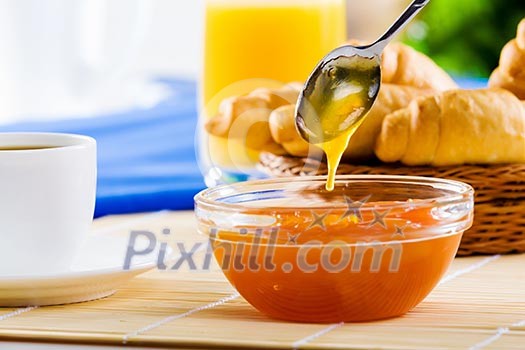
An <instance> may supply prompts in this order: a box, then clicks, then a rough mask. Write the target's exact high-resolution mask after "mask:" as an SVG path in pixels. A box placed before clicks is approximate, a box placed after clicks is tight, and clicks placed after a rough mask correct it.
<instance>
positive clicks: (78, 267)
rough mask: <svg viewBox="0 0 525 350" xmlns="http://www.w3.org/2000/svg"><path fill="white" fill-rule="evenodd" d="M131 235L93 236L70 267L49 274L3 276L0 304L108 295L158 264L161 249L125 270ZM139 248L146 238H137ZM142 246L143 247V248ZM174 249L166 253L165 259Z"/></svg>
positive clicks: (61, 301) (49, 302) (53, 302)
mask: <svg viewBox="0 0 525 350" xmlns="http://www.w3.org/2000/svg"><path fill="white" fill-rule="evenodd" d="M128 240H129V238H128V237H116V236H105V235H93V236H91V237H90V238H88V239H87V240H86V242H85V243H84V245H83V247H82V249H81V251H80V252H79V255H78V257H77V258H76V259H75V262H74V263H73V264H72V266H71V267H70V268H68V269H64V270H63V271H55V272H53V273H49V274H39V275H23V276H0V306H9V307H13V306H28V305H32V306H43V305H56V304H69V303H78V302H82V301H88V300H94V299H99V298H104V297H107V296H109V295H111V294H113V293H115V292H116V290H117V288H118V287H119V286H120V285H122V284H123V283H124V282H126V281H128V280H129V279H131V278H133V277H135V276H136V275H138V274H141V273H143V272H146V271H148V270H151V269H152V268H154V267H156V265H157V258H158V254H159V249H158V248H156V249H154V250H153V251H152V252H151V253H149V254H145V255H136V256H134V257H133V258H132V260H131V264H130V266H129V269H124V259H125V257H126V251H127V245H128ZM137 243H138V244H137V249H139V247H146V246H147V241H145V240H144V241H140V240H137ZM140 249H142V248H140ZM171 253H172V250H171V249H169V251H167V252H166V259H167V258H168V256H171Z"/></svg>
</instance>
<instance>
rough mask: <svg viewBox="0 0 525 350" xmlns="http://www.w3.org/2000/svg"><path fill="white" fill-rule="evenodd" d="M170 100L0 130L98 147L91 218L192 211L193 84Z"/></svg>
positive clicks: (478, 83)
mask: <svg viewBox="0 0 525 350" xmlns="http://www.w3.org/2000/svg"><path fill="white" fill-rule="evenodd" d="M456 80H457V81H458V83H459V84H460V86H462V87H463V88H481V87H485V86H486V84H487V80H486V79H471V78H458V79H456ZM163 82H165V83H166V84H167V85H168V86H169V87H170V88H171V91H172V94H171V95H170V98H168V99H167V100H165V101H164V102H162V103H160V104H159V105H157V106H156V107H154V108H152V109H149V110H133V111H128V112H124V113H117V114H111V115H104V116H99V117H95V118H86V119H70V120H63V121H54V122H35V123H19V124H15V125H10V126H4V127H0V132H3V131H47V132H66V133H76V134H84V135H89V136H92V137H94V138H95V139H96V140H97V142H98V187H97V205H96V210H95V216H96V217H99V216H103V215H108V214H123V213H134V212H144V211H155V210H162V209H172V210H182V209H193V196H194V195H195V194H196V193H197V192H199V191H200V190H202V189H203V188H204V187H205V185H204V181H203V180H202V176H201V173H200V171H199V167H198V165H197V161H196V155H195V149H194V143H195V141H194V135H195V126H196V123H197V110H196V85H195V82H192V81H184V80H164V81H163Z"/></svg>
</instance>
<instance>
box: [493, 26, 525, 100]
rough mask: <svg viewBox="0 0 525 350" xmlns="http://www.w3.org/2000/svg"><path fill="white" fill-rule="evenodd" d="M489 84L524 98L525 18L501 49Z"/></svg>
mask: <svg viewBox="0 0 525 350" xmlns="http://www.w3.org/2000/svg"><path fill="white" fill-rule="evenodd" d="M489 86H490V87H500V88H503V89H506V90H509V91H510V92H512V93H514V94H515V95H516V96H518V98H520V99H522V100H525V18H524V19H523V20H521V22H520V24H519V25H518V33H517V35H516V39H512V40H511V41H509V42H508V43H507V44H506V45H505V47H503V50H501V57H500V61H499V67H498V68H496V69H495V70H494V72H492V74H491V76H490V79H489Z"/></svg>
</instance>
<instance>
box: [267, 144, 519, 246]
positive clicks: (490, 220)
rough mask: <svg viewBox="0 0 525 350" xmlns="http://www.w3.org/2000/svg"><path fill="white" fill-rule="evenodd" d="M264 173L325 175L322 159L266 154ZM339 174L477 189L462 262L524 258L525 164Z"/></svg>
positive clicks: (381, 168) (344, 167) (359, 169)
mask: <svg viewBox="0 0 525 350" xmlns="http://www.w3.org/2000/svg"><path fill="white" fill-rule="evenodd" d="M260 167H261V169H262V170H263V171H264V172H266V173H267V174H269V175H272V176H301V175H326V172H327V168H326V164H325V163H324V162H322V161H321V160H318V159H311V158H299V157H289V156H277V155H274V154H271V153H262V154H261V157H260ZM337 173H338V174H355V175H365V174H370V175H410V176H431V177H438V178H444V179H451V180H458V181H463V182H466V183H468V184H470V185H471V186H472V187H474V190H475V191H476V193H475V209H474V224H473V225H472V228H471V229H469V230H468V231H466V232H465V233H464V235H463V239H462V241H461V246H460V247H459V251H458V255H459V256H468V255H477V254H506V253H524V252H525V164H509V165H463V166H454V167H408V166H403V165H399V164H397V165H386V164H378V165H373V166H371V165H351V164H341V165H340V166H339V168H338V169H337Z"/></svg>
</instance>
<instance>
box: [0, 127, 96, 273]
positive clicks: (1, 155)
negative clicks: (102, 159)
mask: <svg viewBox="0 0 525 350" xmlns="http://www.w3.org/2000/svg"><path fill="white" fill-rule="evenodd" d="M39 147H46V148H40V149H39ZM15 148H19V149H18V150H14V149H15ZM20 148H24V149H20ZM96 161H97V160H96V141H95V140H94V139H93V138H91V137H87V136H81V135H73V134H54V133H0V277H5V276H24V275H30V276H38V275H52V274H55V273H60V272H65V271H68V269H69V268H70V266H71V263H72V262H73V259H74V257H75V254H76V253H77V251H78V249H79V247H80V246H81V244H82V242H83V241H84V239H85V238H86V236H87V234H88V232H89V230H90V226H91V222H92V220H93V213H94V208H95V194H96V178H97V164H96Z"/></svg>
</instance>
